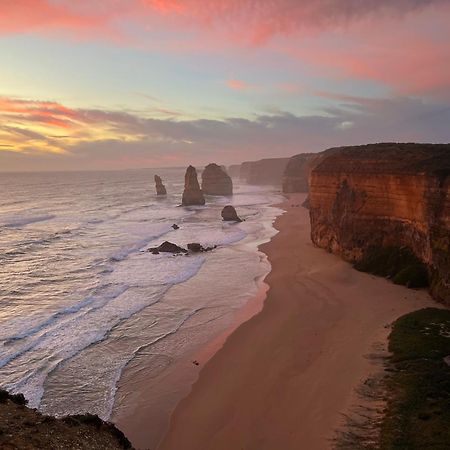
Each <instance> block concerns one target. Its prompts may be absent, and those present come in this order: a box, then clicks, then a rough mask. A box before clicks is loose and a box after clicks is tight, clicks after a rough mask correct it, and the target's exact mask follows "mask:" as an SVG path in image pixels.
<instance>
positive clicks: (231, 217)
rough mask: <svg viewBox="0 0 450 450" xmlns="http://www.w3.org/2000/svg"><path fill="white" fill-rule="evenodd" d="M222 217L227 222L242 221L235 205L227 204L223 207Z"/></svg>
mask: <svg viewBox="0 0 450 450" xmlns="http://www.w3.org/2000/svg"><path fill="white" fill-rule="evenodd" d="M222 219H223V220H225V221H226V222H242V219H241V218H240V217H239V216H238V215H237V212H236V210H235V209H234V206H231V205H227V206H225V208H223V209H222Z"/></svg>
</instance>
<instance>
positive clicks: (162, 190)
mask: <svg viewBox="0 0 450 450" xmlns="http://www.w3.org/2000/svg"><path fill="white" fill-rule="evenodd" d="M155 187H156V195H167V191H166V187H165V186H164V184H163V182H162V180H161V177H160V176H158V175H155Z"/></svg>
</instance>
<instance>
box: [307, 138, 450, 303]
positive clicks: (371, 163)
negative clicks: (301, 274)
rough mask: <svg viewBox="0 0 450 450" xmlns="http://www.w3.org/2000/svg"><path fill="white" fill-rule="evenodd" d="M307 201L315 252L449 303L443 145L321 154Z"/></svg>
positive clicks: (449, 195) (446, 152) (448, 194)
mask: <svg viewBox="0 0 450 450" xmlns="http://www.w3.org/2000/svg"><path fill="white" fill-rule="evenodd" d="M309 196H310V215H311V238H312V240H313V242H314V244H316V245H317V246H319V247H323V248H325V249H327V250H329V251H330V252H333V253H336V254H339V255H341V256H342V257H343V258H344V259H346V260H348V261H351V262H354V263H357V266H358V265H359V267H360V268H361V269H362V270H367V271H369V272H373V273H378V274H380V275H386V276H388V277H390V278H393V280H394V282H397V281H398V282H399V283H402V284H411V285H412V286H414V285H415V284H414V283H417V284H416V285H420V283H421V281H420V280H418V279H419V278H421V277H422V276H423V274H422V271H421V270H422V269H421V265H423V266H424V267H425V269H426V271H427V275H428V281H429V284H430V290H431V293H432V295H433V296H434V297H435V298H436V299H438V300H441V301H443V302H446V303H450V144H447V145H431V144H390V143H387V144H372V145H365V146H358V147H342V148H335V149H330V150H327V151H326V152H323V153H322V156H321V160H320V161H319V163H318V164H317V165H315V167H314V168H313V169H312V171H311V175H310V193H309ZM414 278H416V280H414Z"/></svg>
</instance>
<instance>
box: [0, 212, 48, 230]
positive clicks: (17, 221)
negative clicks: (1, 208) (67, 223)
mask: <svg viewBox="0 0 450 450" xmlns="http://www.w3.org/2000/svg"><path fill="white" fill-rule="evenodd" d="M55 217H56V216H54V215H53V214H45V215H41V216H33V217H13V218H11V219H7V221H6V222H4V223H0V227H3V228H20V227H24V226H26V225H30V224H32V223H37V222H45V221H47V220H51V219H54V218H55Z"/></svg>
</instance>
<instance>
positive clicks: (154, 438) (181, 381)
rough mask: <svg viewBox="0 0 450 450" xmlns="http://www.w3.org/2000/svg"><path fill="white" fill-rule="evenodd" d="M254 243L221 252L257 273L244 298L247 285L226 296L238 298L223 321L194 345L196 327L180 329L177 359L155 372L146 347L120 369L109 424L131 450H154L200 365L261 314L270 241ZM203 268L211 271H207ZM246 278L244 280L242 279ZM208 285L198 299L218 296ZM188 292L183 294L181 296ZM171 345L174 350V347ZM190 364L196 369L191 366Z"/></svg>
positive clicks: (195, 281)
mask: <svg viewBox="0 0 450 450" xmlns="http://www.w3.org/2000/svg"><path fill="white" fill-rule="evenodd" d="M271 207H273V205H272V206H271ZM281 213H283V211H282V210H279V214H281ZM268 223H269V222H268ZM270 228H271V227H270ZM271 229H272V228H271ZM273 232H275V230H273ZM256 239H257V240H256V242H254V241H253V240H250V241H248V242H238V243H236V245H234V246H231V247H229V248H228V250H227V247H225V248H224V249H223V250H225V251H227V252H228V253H230V252H232V253H236V254H242V253H243V254H247V255H252V256H251V257H250V258H251V259H253V260H252V261H249V264H250V263H251V264H252V267H253V266H254V267H255V268H254V269H252V270H251V271H249V272H248V273H252V272H255V273H257V275H255V277H254V278H253V280H252V283H253V288H252V289H251V291H249V292H247V289H248V288H249V286H248V285H247V284H245V285H240V283H239V282H238V283H237V285H236V286H235V287H234V288H233V289H232V290H231V292H235V293H236V292H237V291H236V290H238V291H239V294H238V296H236V297H235V298H234V301H233V302H230V304H229V306H228V307H229V308H230V309H229V311H228V312H227V313H226V315H224V316H223V319H221V318H220V317H219V320H218V321H217V323H216V320H213V321H211V323H210V324H208V323H206V324H205V325H207V326H208V327H209V331H208V330H207V331H206V334H205V336H204V337H202V338H200V340H199V339H198V337H199V336H198V333H197V332H196V331H194V337H195V339H194V341H192V342H190V341H189V340H190V334H191V333H192V331H189V330H194V329H195V328H196V327H198V324H196V323H194V324H192V325H188V326H187V327H186V328H182V329H179V330H178V331H177V333H176V334H175V335H174V336H181V340H182V341H183V342H184V344H183V347H185V348H184V349H183V351H182V352H181V351H179V352H178V355H177V357H176V358H175V359H172V360H171V361H170V364H168V365H166V366H164V367H161V368H160V369H158V368H156V369H155V367H154V366H155V359H154V358H155V356H157V355H158V351H159V350H158V348H156V349H153V348H152V347H151V346H149V347H147V348H144V350H143V351H140V352H138V353H137V355H136V357H135V358H133V360H132V361H130V363H129V364H128V365H127V366H126V368H125V369H124V371H123V373H122V376H121V377H120V379H119V381H118V383H117V391H116V396H115V402H114V407H113V411H112V415H111V417H110V420H112V422H113V423H115V424H116V425H117V426H118V427H119V428H120V429H121V430H123V431H124V433H125V434H126V435H127V437H128V438H129V439H130V440H131V441H132V443H133V445H134V446H135V447H136V448H138V449H148V448H151V449H154V448H156V447H157V445H158V443H159V442H160V441H161V439H162V438H163V436H164V435H165V433H166V432H167V431H168V428H169V423H170V417H171V414H172V413H173V411H174V409H175V408H176V405H177V404H178V403H179V401H180V400H181V399H182V398H184V397H185V396H186V395H188V394H189V391H190V390H191V387H192V385H193V384H194V382H195V381H196V380H197V379H198V374H199V372H200V370H201V369H202V367H203V366H204V364H205V363H206V362H207V361H208V360H209V359H210V358H211V357H212V356H213V355H214V354H215V353H217V351H219V350H220V348H221V347H222V346H223V345H224V343H225V341H226V340H227V338H228V337H229V336H230V335H231V334H232V333H233V332H234V331H235V330H236V329H237V328H238V327H239V326H240V325H242V323H244V322H245V321H247V320H249V319H250V318H251V317H253V316H254V315H255V314H257V313H258V312H260V311H261V309H262V308H263V303H264V300H265V298H266V292H267V290H268V288H269V286H268V285H267V284H266V283H265V282H264V279H265V277H266V276H267V274H268V273H269V271H270V265H269V263H268V260H267V255H266V254H265V253H263V252H261V251H260V250H259V246H260V245H261V244H259V243H258V241H259V242H261V241H263V240H265V242H268V240H269V239H270V237H263V236H262V235H261V236H259V237H258V238H256ZM211 256H214V255H211ZM221 258H223V256H221ZM258 260H259V262H258ZM207 267H212V266H211V265H208V266H207ZM231 273H233V272H231ZM248 273H247V275H246V276H248ZM211 276H217V272H214V270H213V273H212V274H210V278H209V279H211ZM228 276H229V275H228ZM207 279H208V278H207ZM233 280H239V277H238V278H236V277H234V278H233ZM204 284H205V274H204V273H203V274H201V275H200V277H199V276H197V277H193V278H191V279H190V280H188V281H187V282H185V283H181V284H179V285H175V286H174V287H173V288H172V290H171V293H170V294H169V295H171V296H172V297H173V298H175V297H176V298H180V297H182V293H183V292H186V285H189V286H190V288H192V289H193V292H196V287H198V286H202V285H204ZM211 285H212V290H211V289H209V292H208V290H207V292H206V293H205V294H204V295H210V296H211V295H214V293H215V292H216V289H219V291H220V292H222V290H223V286H220V283H219V285H217V284H216V285H215V286H214V283H213V284H211ZM190 288H187V291H189V290H190ZM175 293H176V294H175ZM220 295H222V296H223V297H224V300H223V301H225V302H226V303H228V298H229V295H230V293H229V292H227V290H225V291H224V294H220ZM239 298H242V299H243V300H245V301H244V302H243V303H242V304H240V305H238V304H236V301H235V300H236V299H239ZM182 301H185V298H184V297H183V299H182ZM238 303H239V302H238ZM232 305H234V306H232ZM183 335H184V336H183ZM168 339H169V343H168V345H172V342H171V337H169V338H168ZM197 341H198V342H197ZM161 342H163V341H161ZM175 344H176V345H177V346H178V345H179V344H178V343H175ZM166 345H167V344H166ZM180 348H181V347H180ZM194 361H195V362H196V363H198V364H196V363H194ZM155 372H156V373H155ZM149 381H150V382H149ZM147 423H151V424H152V426H151V427H148V426H147Z"/></svg>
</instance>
